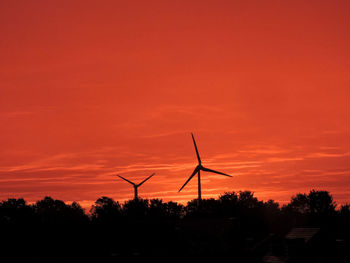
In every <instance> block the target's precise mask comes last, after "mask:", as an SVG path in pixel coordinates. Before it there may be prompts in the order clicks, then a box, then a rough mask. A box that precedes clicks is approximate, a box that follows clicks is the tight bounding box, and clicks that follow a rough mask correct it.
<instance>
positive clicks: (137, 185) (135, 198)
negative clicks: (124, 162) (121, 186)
mask: <svg viewBox="0 0 350 263" xmlns="http://www.w3.org/2000/svg"><path fill="white" fill-rule="evenodd" d="M153 175H155V173H153V174H151V175H150V176H148V177H147V178H146V179H145V180H143V181H142V182H141V183H139V184H135V183H133V182H131V181H129V180H128V179H126V178H124V177H122V176H120V175H117V176H118V177H120V178H121V179H123V180H124V181H127V182H128V183H129V184H132V185H133V186H134V193H135V196H134V200H138V196H137V188H139V187H140V186H141V185H142V184H143V183H144V182H146V181H147V180H148V179H150V178H151V177H152V176H153Z"/></svg>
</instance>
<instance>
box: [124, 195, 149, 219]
mask: <svg viewBox="0 0 350 263" xmlns="http://www.w3.org/2000/svg"><path fill="white" fill-rule="evenodd" d="M122 211H123V215H124V216H126V217H128V218H132V219H142V218H145V217H146V216H147V215H148V212H149V201H148V199H140V198H139V199H133V200H129V201H126V202H125V203H124V204H123V209H122Z"/></svg>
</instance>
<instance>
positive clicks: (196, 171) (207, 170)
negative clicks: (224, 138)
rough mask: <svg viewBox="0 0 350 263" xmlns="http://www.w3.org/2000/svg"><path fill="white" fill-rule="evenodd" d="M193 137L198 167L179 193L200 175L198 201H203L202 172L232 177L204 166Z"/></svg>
mask: <svg viewBox="0 0 350 263" xmlns="http://www.w3.org/2000/svg"><path fill="white" fill-rule="evenodd" d="M191 135H192V140H193V144H194V148H195V149H196V154H197V159H198V165H197V167H196V168H195V169H194V171H193V173H192V175H191V176H190V178H188V180H187V181H186V183H185V184H184V185H183V186H182V187H181V188H180V190H179V192H180V191H181V190H182V189H183V188H184V187H185V185H186V184H187V183H188V182H189V181H190V180H191V179H192V178H193V177H194V176H195V175H196V174H198V201H200V200H201V199H202V193H201V171H204V172H210V173H216V174H222V175H225V176H228V177H232V176H231V175H228V174H225V173H222V172H218V171H215V170H211V169H209V168H206V167H204V166H203V165H202V161H201V158H200V157H199V153H198V148H197V145H196V141H195V139H194V137H193V133H191Z"/></svg>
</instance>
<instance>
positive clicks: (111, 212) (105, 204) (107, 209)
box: [90, 196, 121, 223]
mask: <svg viewBox="0 0 350 263" xmlns="http://www.w3.org/2000/svg"><path fill="white" fill-rule="evenodd" d="M90 213H91V218H92V220H94V221H98V222H109V223H110V222H113V220H116V219H118V218H119V217H120V216H121V206H120V204H119V202H116V201H114V200H113V199H112V198H109V197H106V196H103V197H101V198H99V199H97V200H96V202H95V204H94V205H93V206H92V207H91V209H90Z"/></svg>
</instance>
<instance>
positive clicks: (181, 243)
mask: <svg viewBox="0 0 350 263" xmlns="http://www.w3.org/2000/svg"><path fill="white" fill-rule="evenodd" d="M296 226H303V227H305V226H307V227H320V228H323V229H327V231H328V232H329V233H331V234H332V235H334V237H338V238H339V237H341V238H343V239H344V240H349V237H350V205H349V204H344V205H341V206H338V207H337V205H336V203H335V201H334V200H333V197H332V195H331V194H330V193H329V192H327V191H316V190H311V191H310V192H309V193H307V194H301V193H300V194H297V195H295V196H293V197H292V198H291V201H290V202H289V203H288V204H286V205H283V206H280V205H279V204H278V203H277V202H275V201H273V200H268V201H261V200H259V199H258V198H256V197H255V196H254V194H253V193H252V192H250V191H242V192H227V193H224V194H222V195H220V196H219V197H218V198H217V199H214V198H212V199H203V200H201V201H200V202H198V200H191V201H190V202H188V203H187V204H186V205H182V204H179V203H176V202H171V201H170V202H164V201H162V200H161V199H150V200H148V199H136V200H129V201H126V202H124V203H119V202H118V201H115V200H113V199H112V198H109V197H101V198H99V199H97V200H96V202H95V203H94V204H93V205H92V207H91V209H90V211H89V212H88V213H87V212H85V211H84V209H83V208H82V207H81V206H80V205H79V204H78V203H77V202H73V203H71V204H66V203H65V202H63V201H61V200H55V199H53V198H51V197H45V198H43V199H42V200H39V201H37V202H36V203H34V204H28V203H27V202H26V201H25V200H24V199H22V198H19V199H12V198H10V199H8V200H4V201H2V202H0V231H1V233H2V239H1V241H0V242H1V243H0V245H1V246H0V248H1V249H2V252H3V253H5V254H6V255H8V256H12V257H14V258H16V259H28V258H30V259H34V260H37V261H39V262H41V261H47V260H50V261H60V260H65V259H67V258H70V259H76V260H90V259H95V260H101V261H110V260H112V259H115V258H122V257H124V258H129V257H137V256H140V257H141V256H142V257H146V256H149V257H155V256H157V257H162V256H164V257H168V256H169V255H170V256H173V257H176V256H178V257H180V256H183V255H186V256H193V257H195V256H196V257H197V256H203V257H208V256H214V255H218V254H220V255H222V256H227V255H234V256H235V257H236V258H244V257H246V256H247V255H248V254H249V253H248V252H247V251H250V250H249V249H251V247H254V244H257V243H259V242H260V241H261V240H264V238H266V236H268V235H269V234H271V233H274V234H275V235H280V236H283V235H285V234H286V233H287V232H288V231H289V230H290V229H291V228H292V227H296ZM247 240H248V241H247ZM249 240H250V241H249ZM249 242H250V243H249ZM247 253H248V254H247ZM250 254H251V253H250Z"/></svg>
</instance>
